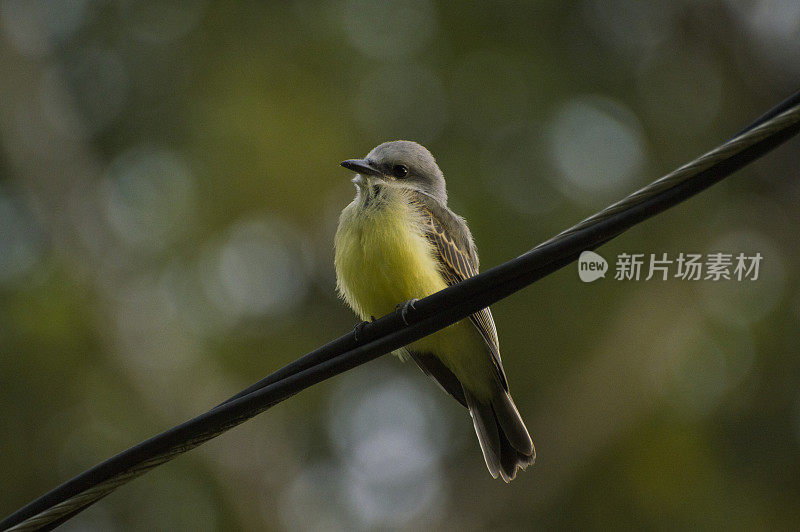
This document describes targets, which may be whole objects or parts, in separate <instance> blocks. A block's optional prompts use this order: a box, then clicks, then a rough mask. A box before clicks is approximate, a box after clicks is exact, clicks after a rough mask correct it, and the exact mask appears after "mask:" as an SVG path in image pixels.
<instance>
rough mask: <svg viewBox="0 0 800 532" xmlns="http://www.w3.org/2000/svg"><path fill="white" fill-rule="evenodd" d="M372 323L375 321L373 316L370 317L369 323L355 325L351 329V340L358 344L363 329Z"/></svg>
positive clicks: (363, 322)
mask: <svg viewBox="0 0 800 532" xmlns="http://www.w3.org/2000/svg"><path fill="white" fill-rule="evenodd" d="M374 321H375V316H370V317H369V321H362V322H361V323H356V326H355V327H353V340H355V341H356V343H359V342H360V341H361V338H360V336H361V331H363V330H364V327H365V326H366V325H368V324H369V323H371V322H374Z"/></svg>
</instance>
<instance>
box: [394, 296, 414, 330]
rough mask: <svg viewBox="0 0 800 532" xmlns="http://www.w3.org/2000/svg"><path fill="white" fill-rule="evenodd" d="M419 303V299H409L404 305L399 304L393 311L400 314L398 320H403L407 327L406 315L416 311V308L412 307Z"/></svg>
mask: <svg viewBox="0 0 800 532" xmlns="http://www.w3.org/2000/svg"><path fill="white" fill-rule="evenodd" d="M417 301H419V299H409V300H408V301H406V302H405V303H400V304H399V305H397V306H396V307H395V309H394V311H395V312H396V313H398V314H400V319H401V320H403V323H405V324H406V325H408V313H409V312H410V311H411V310H417V307H415V306H414V303H416V302H417Z"/></svg>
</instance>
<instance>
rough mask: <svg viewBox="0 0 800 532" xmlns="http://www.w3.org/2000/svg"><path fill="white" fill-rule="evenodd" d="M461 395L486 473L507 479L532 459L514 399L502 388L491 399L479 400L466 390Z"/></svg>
mask: <svg viewBox="0 0 800 532" xmlns="http://www.w3.org/2000/svg"><path fill="white" fill-rule="evenodd" d="M464 395H465V396H466V399H467V406H468V407H469V412H470V415H471V416H472V422H473V425H475V433H476V434H477V435H478V442H479V443H480V445H481V451H482V452H483V458H484V460H485V461H486V467H487V468H489V473H491V475H492V477H494V478H497V477H498V475H499V476H500V477H502V479H503V480H504V481H505V482H510V481H511V480H513V479H514V477H515V476H516V475H517V470H518V469H525V468H526V467H528V466H529V465H530V464H532V463H533V461H534V460H535V459H536V450H535V449H534V447H533V441H532V440H531V437H530V434H528V429H527V428H525V423H524V422H523V421H522V418H521V417H520V415H519V411H517V407H516V405H514V401H513V400H512V399H511V396H510V395H509V394H508V392H506V391H505V390H501V391H499V392H498V393H497V394H495V396H494V397H493V398H492V399H491V401H480V400H478V399H477V398H476V397H475V396H474V395H472V394H471V393H470V392H468V391H467V390H464Z"/></svg>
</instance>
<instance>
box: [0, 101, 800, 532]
mask: <svg viewBox="0 0 800 532" xmlns="http://www.w3.org/2000/svg"><path fill="white" fill-rule="evenodd" d="M797 98H800V91H799V92H798V93H795V95H793V97H791V98H789V99H787V100H785V101H784V102H782V103H781V104H780V105H779V106H778V107H776V108H774V109H772V110H770V111H769V112H768V113H767V114H765V115H763V116H762V117H759V119H758V120H757V121H756V122H754V123H753V124H751V125H750V126H748V127H747V128H746V129H745V130H743V133H744V132H748V131H750V130H752V129H754V128H755V127H756V126H758V125H761V124H763V123H764V122H765V121H767V120H769V119H770V118H772V117H774V116H777V115H778V114H780V113H781V112H782V111H785V110H786V109H788V108H790V107H791V106H792V105H790V104H789V102H791V101H795V102H796V101H797ZM782 106H785V108H781V107H782ZM798 131H800V123H795V124H794V125H792V126H790V127H788V128H785V129H783V130H780V131H778V132H776V133H774V134H772V135H770V136H767V137H766V138H764V139H762V140H761V141H759V142H758V143H756V144H754V145H753V146H751V147H750V148H747V149H745V150H743V151H741V152H739V153H737V154H735V155H732V156H731V157H730V158H728V159H725V160H721V161H719V162H718V163H716V164H714V165H712V166H710V167H709V168H707V169H705V170H704V171H702V172H700V173H698V174H697V175H695V176H693V177H691V178H689V179H686V180H684V181H681V182H678V183H676V184H675V185H674V186H671V187H669V188H666V189H664V190H660V191H658V192H657V193H655V194H653V195H651V196H650V197H647V198H645V199H642V200H641V201H638V202H637V203H634V204H631V205H630V206H628V207H627V208H625V209H624V210H621V211H617V212H614V213H612V214H610V215H608V216H606V217H601V218H598V219H597V220H594V221H593V222H592V223H591V224H587V225H582V224H579V225H578V226H576V228H575V229H574V230H568V231H566V232H565V233H562V234H561V235H559V237H558V239H551V240H550V241H547V242H545V243H544V244H542V245H539V246H537V247H536V248H534V249H532V250H531V251H529V252H527V253H525V254H523V255H521V256H519V257H517V258H516V259H513V260H511V261H508V262H506V263H504V264H501V265H499V266H496V267H494V268H491V269H489V270H486V271H484V272H483V273H481V274H479V275H477V276H475V277H471V278H469V279H466V280H464V281H463V282H461V283H458V284H456V285H454V286H451V287H448V288H446V289H445V290H442V291H441V292H437V293H436V294H433V295H431V296H429V297H426V298H424V299H422V300H420V301H418V302H417V303H416V304H415V307H416V311H412V313H411V314H410V315H409V316H408V318H407V319H408V321H409V322H410V325H408V326H406V325H405V324H404V322H403V321H402V319H401V318H400V317H399V316H398V315H396V314H389V315H387V316H384V317H382V318H380V319H378V320H376V321H375V322H373V323H370V324H367V325H365V326H364V327H363V329H362V330H361V331H360V333H359V337H360V339H361V342H360V343H357V342H356V341H355V338H354V335H353V333H350V334H347V335H345V336H342V337H340V338H337V339H336V340H334V341H333V342H330V343H328V344H326V345H324V346H322V347H320V348H318V349H316V350H314V351H312V352H311V353H309V354H307V355H305V356H303V357H301V358H300V359H298V360H297V361H295V362H292V363H291V364H289V365H287V366H285V367H284V368H281V369H280V370H278V371H276V372H275V373H273V374H271V375H269V376H268V377H266V378H265V379H262V380H261V381H259V382H257V383H255V384H254V385H252V386H250V387H249V388H247V390H244V391H243V392H240V393H239V394H237V395H236V396H234V397H232V398H231V399H229V400H228V401H226V402H225V403H223V404H221V405H219V406H217V407H215V408H213V409H212V410H210V411H208V412H206V413H204V414H201V415H200V416H197V417H195V418H193V419H191V420H189V421H187V422H185V423H183V424H181V425H178V426H176V427H173V428H172V429H169V430H167V431H165V432H163V433H161V434H159V435H157V436H154V437H152V438H150V439H148V440H146V441H144V442H142V443H140V444H138V445H136V446H134V447H132V448H130V449H128V450H126V451H123V452H121V453H119V454H117V455H116V456H114V457H112V458H110V459H108V460H106V461H104V462H102V463H101V464H99V465H97V466H95V467H93V468H91V469H89V470H87V471H85V472H83V473H81V474H80V475H78V476H76V477H74V478H72V479H71V480H69V481H67V482H65V483H63V484H61V485H60V486H58V487H56V488H55V489H53V490H51V491H50V492H48V493H46V494H44V495H43V496H41V497H39V498H38V499H36V500H34V501H32V502H31V503H29V504H27V505H26V506H24V507H23V508H20V509H19V510H17V511H16V512H14V513H13V514H11V515H10V516H8V517H6V518H5V519H4V520H3V521H0V529H3V530H5V529H7V528H9V527H13V526H15V525H17V524H19V523H22V522H23V521H25V520H27V519H29V518H31V517H34V516H37V515H38V514H40V513H42V512H45V511H47V510H49V509H50V508H53V507H54V506H56V505H58V504H61V503H64V502H65V501H69V500H72V499H75V498H77V497H79V496H80V495H82V494H85V492H87V491H88V490H90V489H92V488H97V487H98V486H102V484H103V483H104V482H106V481H111V480H116V479H117V478H118V477H120V478H121V480H122V481H121V482H119V484H118V485H121V484H122V483H124V482H127V480H129V479H130V478H132V477H134V476H138V475H140V474H143V473H145V472H146V471H148V470H150V469H152V468H153V467H156V466H157V465H160V464H161V463H164V462H165V461H168V460H170V459H172V458H174V457H175V456H177V455H178V454H181V453H183V452H185V451H187V450H189V449H192V448H194V447H196V446H197V445H200V444H201V443H203V442H205V441H207V440H209V439H211V438H213V437H215V436H217V435H218V434H220V433H222V432H224V431H226V430H228V429H230V428H232V427H234V426H236V425H238V424H240V423H242V422H244V421H246V420H247V419H250V418H251V417H253V416H255V415H257V414H258V413H260V412H263V411H264V410H266V409H267V408H269V407H271V406H273V405H274V404H277V403H278V402H280V401H283V400H284V399H286V398H288V397H291V396H292V395H294V394H296V393H298V392H300V391H302V390H304V389H306V388H308V387H310V386H312V385H314V384H317V383H319V382H321V381H323V380H326V379H328V378H330V377H333V376H335V375H338V374H340V373H342V372H344V371H347V370H349V369H352V368H354V367H356V366H358V365H360V364H363V363H365V362H368V361H370V360H372V359H374V358H377V357H379V356H381V355H383V354H385V353H387V352H390V351H392V350H394V349H397V348H400V347H402V346H404V345H406V344H408V343H411V342H413V341H415V340H418V339H419V338H422V337H423V336H426V335H428V334H431V333H433V332H435V331H437V330H439V329H442V328H443V327H446V326H447V325H450V324H452V323H455V322H457V321H459V320H461V319H464V318H466V317H467V316H469V315H470V314H472V313H474V312H476V311H478V310H480V309H481V308H483V307H487V306H489V305H491V304H492V303H495V302H496V301H498V300H500V299H502V298H504V297H507V296H508V295H510V294H512V293H514V292H516V291H518V290H520V289H521V288H523V287H525V286H527V285H529V284H531V283H533V282H534V281H536V280H538V279H540V278H542V277H544V276H546V275H548V274H550V273H552V272H554V271H556V270H558V269H560V268H561V267H563V266H565V265H567V264H569V263H571V262H572V261H574V260H575V259H577V257H578V256H579V255H580V253H581V252H582V251H584V250H587V249H593V248H596V247H597V246H599V245H601V244H603V243H605V242H608V241H609V240H611V239H612V238H614V237H615V236H617V235H619V234H620V233H622V232H623V231H625V230H627V229H629V228H631V227H633V226H634V225H636V224H638V223H640V222H642V221H644V220H646V219H647V218H650V217H652V216H654V215H656V214H658V213H659V212H661V211H663V210H665V209H667V208H669V207H672V206H674V205H676V204H678V203H680V202H682V201H684V200H685V199H687V198H689V197H691V196H693V195H695V194H697V193H698V192H700V191H702V190H704V189H705V188H708V187H709V186H711V185H713V184H714V183H716V182H718V181H720V180H721V179H724V178H725V177H727V176H728V175H730V174H731V173H733V172H735V171H736V170H738V169H739V168H741V167H743V166H745V165H746V164H749V163H750V162H752V161H754V160H755V159H758V158H759V157H761V156H762V155H764V154H765V153H767V152H769V151H771V150H772V149H774V148H775V147H777V146H778V145H780V144H781V143H783V142H785V141H786V140H788V139H789V138H791V137H792V136H794V135H796V134H797V133H798ZM601 214H602V213H601ZM593 218H594V217H593ZM116 487H117V484H115V485H113V486H112V487H111V489H109V492H110V491H111V490H113V489H114V488H116ZM105 494H107V493H103V494H102V495H101V496H99V497H97V498H90V499H89V500H87V501H85V503H82V504H79V505H76V506H74V507H71V508H69V509H68V511H65V513H64V514H63V515H61V516H59V517H57V518H56V519H55V520H53V521H51V522H49V523H42V524H41V526H40V527H39V529H50V528H52V527H55V526H57V525H58V524H61V523H63V522H64V521H66V520H67V519H69V518H70V517H72V516H74V515H76V514H77V513H79V512H80V511H82V510H83V509H85V508H87V507H88V506H90V505H91V504H93V503H94V502H95V501H96V500H99V498H102V496H104V495H105Z"/></svg>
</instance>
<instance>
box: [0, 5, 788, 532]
mask: <svg viewBox="0 0 800 532" xmlns="http://www.w3.org/2000/svg"><path fill="white" fill-rule="evenodd" d="M799 6H800V4H798V3H797V2H795V1H793V0H775V1H766V0H765V1H745V0H741V1H738V0H731V1H729V2H723V1H706V2H692V1H676V2H669V3H666V2H662V3H658V4H656V3H654V2H647V3H646V2H636V1H633V0H612V1H600V0H586V1H579V2H556V1H553V2H502V3H494V4H493V3H487V2H458V3H455V2H452V3H447V2H434V1H427V0H420V1H411V0H393V1H388V2H380V3H378V2H368V1H361V0H344V1H336V2H312V1H304V0H295V1H292V2H285V3H262V2H236V3H234V2H213V1H205V0H193V1H182V2H162V1H155V0H151V1H133V0H129V1H125V0H108V1H103V0H80V1H78V0H75V1H71V2H55V1H53V2H49V1H22V0H20V1H14V0H2V1H0V95H2V97H0V148H1V149H0V486H2V488H1V489H0V494H1V495H0V513H2V514H3V515H6V514H8V513H10V512H12V511H13V510H15V509H16V508H17V507H19V506H21V505H23V504H25V503H27V502H28V501H29V500H31V499H32V498H34V497H36V496H38V495H40V494H41V493H43V492H44V491H46V490H48V489H50V488H52V487H54V486H55V485H56V484H58V483H60V482H62V481H64V480H66V479H68V478H70V477H71V476H73V475H75V474H77V473H79V472H80V471H82V470H83V469H85V468H87V467H90V466H92V465H94V464H95V463H97V462H99V461H101V460H103V459H105V458H107V457H109V456H111V455H112V454H114V453H116V452H118V451H121V450H123V449H125V448H127V447H129V446H130V445H133V444H135V443H137V442H139V441H140V440H142V439H145V438H147V437H149V436H151V435H154V434H156V433H158V432H160V431H162V430H165V429H167V428H169V427H171V426H173V425H175V424H177V423H179V422H182V421H184V420H186V419H188V418H189V417H191V416H194V415H196V414H199V413H201V412H202V411H204V410H206V409H208V408H210V407H212V406H214V405H215V404H217V403H218V402H219V401H221V400H223V399H225V398H226V397H228V396H230V395H232V394H233V393H235V392H237V391H238V390H239V389H241V388H243V387H245V386H247V385H248V384H250V383H252V382H253V381H255V380H258V379H259V378H261V377H262V376H264V375H266V374H267V373H269V372H270V371H272V370H274V369H276V368H278V367H280V366H282V365H284V364H286V363H288V362H290V361H291V360H293V359H295V358H296V357H298V356H300V355H302V354H303V353H305V352H307V351H309V350H311V349H312V348H314V347H316V346H318V345H320V344H322V343H324V342H325V341H328V340H330V339H332V338H334V337H336V336H338V335H340V334H344V333H346V332H348V331H349V330H350V329H351V327H352V326H353V325H354V323H355V322H356V320H355V318H354V316H353V315H352V313H351V312H350V311H349V310H348V309H346V308H345V307H344V305H343V304H342V303H341V302H340V301H338V300H337V298H336V295H335V292H334V275H333V265H332V257H333V250H332V238H333V233H334V230H335V227H336V222H337V216H338V213H339V211H340V210H341V209H342V208H343V207H344V206H345V205H346V204H347V203H348V202H349V201H350V199H351V198H352V196H353V194H354V190H353V186H352V185H351V184H350V182H349V179H350V178H351V177H352V174H350V173H349V172H347V171H346V170H344V169H342V168H340V167H338V162H339V161H341V160H343V159H346V158H350V157H359V156H363V155H364V154H366V152H367V151H369V150H370V149H371V148H372V147H373V146H374V145H376V144H378V143H380V142H383V141H385V140H392V139H397V138H407V139H413V140H417V141H419V142H421V143H423V144H425V145H426V146H428V147H429V148H430V149H431V151H432V152H433V153H434V155H435V156H436V157H437V159H438V161H439V163H440V166H441V167H442V169H443V170H444V173H445V176H446V178H447V180H448V188H449V192H450V198H451V201H450V206H451V207H452V208H453V209H454V210H455V211H456V212H458V213H459V214H461V215H463V216H465V217H466V218H467V220H468V221H469V222H470V227H471V228H472V232H473V233H474V235H475V239H476V242H477V244H478V248H479V249H480V251H481V257H482V265H483V266H484V268H486V267H489V266H492V265H496V264H498V263H500V262H502V261H505V260H507V259H510V258H512V257H514V256H516V255H518V254H520V253H522V252H523V251H525V250H527V249H529V248H530V247H532V246H533V245H535V244H537V243H538V242H540V241H542V240H544V239H546V238H548V237H550V236H552V235H553V234H555V233H556V232H558V231H560V230H562V229H564V228H566V227H568V226H570V225H572V224H573V223H576V222H578V221H579V220H581V219H583V218H584V217H586V216H588V215H590V214H592V213H593V212H594V211H596V210H598V209H600V208H602V207H604V206H605V205H607V204H608V203H610V202H612V201H614V200H616V199H618V198H620V197H622V196H623V195H625V194H627V193H629V192H631V191H633V190H635V189H636V188H638V187H640V186H642V185H644V184H646V183H648V182H649V181H650V180H652V179H654V178H656V177H658V176H660V175H662V174H665V173H667V172H668V171H671V170H672V169H674V168H675V167H676V166H678V165H680V164H682V163H684V162H686V161H688V160H690V159H692V158H694V157H695V156H697V155H699V154H701V153H702V152H704V151H706V150H708V149H710V148H712V147H714V146H715V145H717V144H718V143H720V142H722V141H723V140H725V139H726V138H728V137H729V136H731V135H732V134H733V133H735V132H736V131H738V130H739V129H741V128H742V127H744V126H745V125H746V124H747V123H748V122H749V121H750V120H751V119H753V118H755V117H756V116H757V115H759V114H760V113H761V112H762V111H765V110H766V109H767V108H769V107H771V106H772V105H773V104H774V103H776V102H778V101H779V100H780V99H782V98H783V97H785V96H787V95H788V94H789V93H791V92H792V91H793V90H795V89H796V88H797V87H798V85H800V7H799ZM799 147H800V146H799V145H798V142H797V141H796V140H795V141H793V142H790V143H789V144H787V145H784V146H782V147H781V148H779V149H778V150H777V151H776V152H774V153H773V154H771V155H769V156H768V157H766V158H765V159H764V160H762V161H760V162H758V163H757V164H754V165H752V166H751V167H748V168H747V169H745V170H744V171H742V172H740V173H739V174H737V175H736V176H734V177H733V178H731V179H730V180H728V181H726V182H724V183H722V184H720V185H717V186H715V187H714V188H713V189H711V190H709V191H707V192H705V193H703V194H702V195H701V196H699V197H697V198H694V199H692V200H691V201H689V202H688V203H686V204H684V205H681V206H679V207H677V208H675V209H672V210H671V211H669V212H667V213H665V214H662V215H660V216H658V217H657V218H655V219H653V220H651V221H648V222H646V223H643V224H641V225H640V226H638V227H636V228H634V229H633V230H631V231H629V232H628V233H627V234H625V235H624V236H623V237H621V238H619V239H617V240H615V241H613V242H612V243H610V244H609V245H607V246H605V247H603V248H601V249H600V250H599V252H600V254H601V255H603V256H605V257H606V258H607V259H608V260H609V262H611V263H612V268H613V262H614V259H615V257H616V256H617V255H618V254H619V253H623V252H627V253H646V254H649V253H657V254H661V253H669V254H670V255H672V256H674V255H677V254H678V253H680V252H684V253H690V252H694V253H710V252H718V251H721V252H726V253H738V252H746V253H755V252H759V253H761V254H762V256H763V257H764V259H763V262H762V264H761V272H760V276H759V279H758V281H755V282H737V281H722V282H719V283H713V282H710V281H700V282H689V281H681V280H671V281H666V282H664V281H657V280H651V281H647V282H644V281H639V282H634V281H629V282H622V281H615V280H614V279H613V276H608V277H607V278H606V279H604V280H599V281H597V282H595V283H593V284H584V283H582V282H580V280H579V279H578V275H577V269H576V267H575V266H574V265H573V266H570V267H568V268H566V269H564V270H563V271H560V272H557V273H556V274H554V275H552V276H550V277H548V278H546V279H544V280H542V281H541V282H539V283H537V284H535V285H534V286H532V287H531V288H528V289H526V290H525V291H523V292H522V293H519V294H516V295H514V296H512V297H511V298H509V299H507V300H505V301H503V302H501V303H498V304H497V305H495V306H494V307H493V310H494V315H495V319H496V321H497V326H498V330H499V333H500V338H501V345H502V352H503V356H504V362H505V367H506V371H507V372H508V375H509V379H510V383H511V388H512V391H513V393H514V397H515V398H516V402H517V404H518V406H519V409H520V411H521V412H522V415H523V417H524V418H525V419H526V421H527V425H528V427H529V429H530V431H531V433H532V434H533V437H534V441H535V443H536V448H537V451H538V460H537V462H536V464H535V466H534V467H532V468H531V469H529V470H528V471H526V472H524V473H522V474H521V475H520V476H519V477H518V479H517V480H516V481H514V482H513V483H512V484H510V485H505V484H503V483H502V482H500V481H495V480H492V479H491V478H490V476H489V474H488V472H487V471H486V467H485V465H484V463H483V459H482V457H481V453H480V450H479V447H478V444H477V440H476V438H475V435H474V433H473V429H472V424H471V422H470V419H469V417H468V415H467V413H466V412H465V411H464V410H463V409H461V407H460V406H459V405H457V404H456V403H455V401H453V400H451V399H450V398H449V397H447V396H446V395H445V394H443V393H442V392H441V391H440V390H439V389H438V388H437V387H435V386H434V385H433V384H432V383H431V382H429V381H428V380H427V379H426V378H425V377H424V376H423V375H422V374H421V372H419V371H418V370H417V369H416V368H415V367H414V366H412V365H410V364H402V363H400V362H399V361H397V360H395V359H392V358H391V357H384V358H383V359H380V360H378V361H375V362H373V363H370V364H368V365H366V366H363V367H361V368H358V369H356V370H354V371H351V372H349V373H347V374H346V375H343V376H340V377H337V378H335V379H333V380H331V381H328V382H325V383H323V384H321V385H318V386H316V387H314V388H313V389H311V390H308V391H306V392H303V393H302V394H300V395H298V396H296V397H294V398H292V399H290V400H288V401H286V402H285V403H283V404H281V405H279V406H278V407H276V408H274V409H273V410H271V411H268V412H267V413H265V414H263V415H261V416H259V417H258V418H256V419H254V420H252V421H250V422H248V423H246V424H245V425H243V426H240V427H239V428H237V429H235V430H233V431H231V432H229V433H227V434H225V435H224V436H222V437H220V438H218V439H216V440H214V441H212V442H210V443H208V444H207V445H205V446H203V447H202V448H200V449H198V450H195V451H193V452H192V453H190V454H188V455H186V456H184V457H182V458H180V459H178V460H176V461H175V462H172V463H169V464H167V465H165V466H162V467H160V468H158V469H157V470H155V471H153V472H151V473H149V474H148V475H146V476H145V477H142V478H140V479H138V480H136V481H135V482H133V483H131V484H129V485H127V486H125V487H123V488H122V489H120V490H119V491H117V492H115V493H114V494H112V495H111V496H109V497H107V498H106V499H104V500H102V501H101V502H100V503H98V504H96V505H95V506H94V507H92V508H91V509H90V510H89V511H87V512H85V513H83V514H81V515H80V516H79V517H77V518H75V519H74V520H72V521H70V522H69V523H68V524H67V525H65V526H64V527H63V529H64V530H111V529H121V530H151V529H159V530H221V529H243V530H261V529H274V530H284V529H292V530H337V529H342V530H344V529H370V528H399V529H418V528H439V529H444V530H464V529H477V528H483V527H489V528H492V529H507V530H512V529H520V528H525V527H530V526H534V527H537V528H565V527H569V528H572V527H581V528H609V527H614V528H617V527H628V526H631V527H637V528H639V527H644V528H654V529H658V528H668V529H674V528H684V527H699V528H734V529H738V528H742V529H753V528H762V527H769V528H793V527H796V526H797V525H798V523H800V505H798V504H797V501H798V500H800V386H798V383H799V382H800V356H799V355H800V352H799V351H800V349H798V346H797V331H798V325H800V323H799V322H800V291H799V290H798V283H799V282H800V279H799V278H798V265H799V264H800V244H798V240H797V228H798V227H800V216H799V213H798V210H797V205H798V200H800V179H798V178H799V177H800V149H798V148H799Z"/></svg>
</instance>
